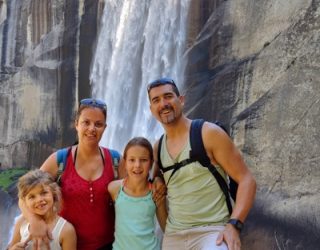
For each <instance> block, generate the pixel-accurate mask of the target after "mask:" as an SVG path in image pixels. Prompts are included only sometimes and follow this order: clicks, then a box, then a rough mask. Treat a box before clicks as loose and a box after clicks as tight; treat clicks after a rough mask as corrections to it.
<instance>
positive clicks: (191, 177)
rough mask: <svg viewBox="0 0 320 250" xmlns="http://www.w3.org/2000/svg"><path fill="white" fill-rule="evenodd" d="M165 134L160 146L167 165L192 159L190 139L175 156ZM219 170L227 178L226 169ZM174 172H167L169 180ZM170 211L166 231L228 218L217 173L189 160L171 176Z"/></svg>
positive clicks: (165, 177)
mask: <svg viewBox="0 0 320 250" xmlns="http://www.w3.org/2000/svg"><path fill="white" fill-rule="evenodd" d="M166 145H167V140H166V136H164V137H163V143H162V145H161V153H160V157H161V162H162V165H163V167H164V168H166V167H168V166H171V165H173V164H175V163H177V162H180V161H182V160H185V159H188V158H189V151H190V150H191V146H190V139H189V140H188V142H187V143H186V145H185V146H184V148H183V150H182V151H181V152H180V154H179V155H178V156H177V157H176V159H172V158H171V156H170V155H169V153H168V151H167V147H166ZM218 171H219V173H221V175H222V176H223V177H224V178H226V175H225V173H224V171H223V170H222V169H221V168H220V167H218ZM171 173H172V170H171V171H167V172H165V173H164V179H165V181H166V183H167V182H168V179H169V177H170V175H171ZM167 189H168V191H167V192H168V201H169V204H168V205H169V211H168V219H167V225H166V233H171V232H177V231H180V230H185V229H190V228H193V227H198V226H209V225H210V226H211V225H224V224H225V223H227V221H228V219H229V212H228V208H227V205H226V200H225V196H224V194H223V192H222V191H221V189H220V187H219V184H218V183H217V181H216V179H215V178H214V176H213V175H212V174H211V173H210V172H209V170H208V169H207V168H205V167H202V166H201V165H200V163H199V162H193V163H190V164H188V165H186V166H184V167H182V168H180V169H179V170H177V171H176V173H175V174H174V175H173V176H172V178H171V179H170V182H169V184H168V186H167Z"/></svg>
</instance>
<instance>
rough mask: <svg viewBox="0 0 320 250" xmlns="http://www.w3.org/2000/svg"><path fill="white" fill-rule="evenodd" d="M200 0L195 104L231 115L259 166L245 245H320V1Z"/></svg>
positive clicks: (196, 110)
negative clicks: (256, 190)
mask: <svg viewBox="0 0 320 250" xmlns="http://www.w3.org/2000/svg"><path fill="white" fill-rule="evenodd" d="M200 2H201V4H199V1H193V5H194V6H193V11H194V12H195V13H193V15H190V23H191V25H190V33H189V42H188V44H189V50H188V51H187V56H188V58H189V64H188V69H187V71H186V79H187V80H186V93H187V107H186V111H187V112H188V113H189V114H190V116H191V117H205V118H206V119H208V120H216V119H218V120H222V121H223V122H224V123H226V124H227V125H228V127H229V128H230V130H231V133H232V137H233V138H234V141H235V143H236V144H237V146H238V147H239V149H240V150H241V151H242V153H243V155H244V157H245V160H246V162H247V164H248V166H249V167H250V169H251V170H252V172H253V173H254V175H255V176H256V179H257V182H258V193H257V199H256V202H255V206H254V209H253V211H252V213H251V214H250V216H249V219H248V221H247V230H246V231H245V233H244V235H243V238H244V239H243V248H244V249H259V250H260V249H318V247H319V243H320V220H319V214H320V205H319V203H318V202H317V201H318V200H319V198H320V192H319V191H320V185H319V181H320V166H319V162H318V160H319V152H320V140H319V139H320V127H319V124H320V123H319V122H320V71H319V66H320V59H319V58H320V37H319V32H320V15H319V13H320V1H318V0H313V1H311V0H310V1H309V0H307V1H299V0H295V1H278V0H272V1H266V0H259V1H257V0H239V1H200ZM200 22H201V23H202V25H199V23H200ZM188 100H189V101H188Z"/></svg>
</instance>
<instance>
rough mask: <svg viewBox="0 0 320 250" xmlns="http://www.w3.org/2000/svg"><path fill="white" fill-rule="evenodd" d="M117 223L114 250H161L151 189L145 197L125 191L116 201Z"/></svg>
mask: <svg viewBox="0 0 320 250" xmlns="http://www.w3.org/2000/svg"><path fill="white" fill-rule="evenodd" d="M115 211H116V223H115V241H114V243H113V245H112V247H113V249H114V250H124V249H130V250H141V249H148V250H160V242H159V240H158V238H157V237H156V236H155V232H154V230H155V214H156V206H155V204H154V202H153V200H152V193H151V191H150V192H149V193H148V194H147V195H146V196H144V197H132V196H129V195H127V194H126V193H125V192H124V191H123V186H122V185H121V188H120V190H119V193H118V197H117V199H116V201H115Z"/></svg>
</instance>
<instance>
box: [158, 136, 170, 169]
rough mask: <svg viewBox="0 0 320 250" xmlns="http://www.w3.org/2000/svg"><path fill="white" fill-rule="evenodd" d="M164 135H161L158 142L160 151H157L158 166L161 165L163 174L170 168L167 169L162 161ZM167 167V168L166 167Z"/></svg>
mask: <svg viewBox="0 0 320 250" xmlns="http://www.w3.org/2000/svg"><path fill="white" fill-rule="evenodd" d="M163 136H164V135H161V136H160V139H159V143H158V152H157V157H158V166H159V169H160V171H161V172H162V174H163V173H164V172H166V171H168V170H165V169H164V167H163V165H162V162H161V157H160V155H161V145H162V140H163ZM166 169H167V168H166Z"/></svg>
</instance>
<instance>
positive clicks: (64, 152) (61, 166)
mask: <svg viewBox="0 0 320 250" xmlns="http://www.w3.org/2000/svg"><path fill="white" fill-rule="evenodd" d="M71 149H72V147H68V148H62V149H59V150H58V151H57V165H58V173H57V177H56V182H57V183H58V184H59V185H60V181H61V175H62V173H63V171H64V170H65V169H66V166H67V158H68V155H69V154H70V152H71Z"/></svg>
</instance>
